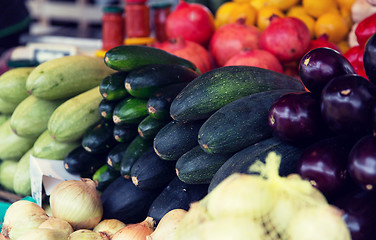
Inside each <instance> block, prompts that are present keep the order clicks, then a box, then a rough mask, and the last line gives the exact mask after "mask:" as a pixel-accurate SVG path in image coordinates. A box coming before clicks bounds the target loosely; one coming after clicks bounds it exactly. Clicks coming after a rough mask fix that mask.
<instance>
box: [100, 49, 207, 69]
mask: <svg viewBox="0 0 376 240" xmlns="http://www.w3.org/2000/svg"><path fill="white" fill-rule="evenodd" d="M104 62H105V64H106V65H107V66H108V67H110V68H112V69H114V70H118V71H131V70H133V69H136V68H138V67H141V66H145V65H149V64H177V65H181V66H185V67H187V68H190V69H192V70H194V71H196V72H200V71H199V70H198V69H197V67H196V66H195V65H194V64H193V63H192V62H190V61H188V60H186V59H184V58H181V57H178V56H176V55H173V54H171V53H168V52H166V51H164V50H161V49H158V48H154V47H149V46H141V45H122V46H118V47H114V48H112V49H110V50H108V51H107V52H106V54H105V56H104Z"/></svg>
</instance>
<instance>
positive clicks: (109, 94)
mask: <svg viewBox="0 0 376 240" xmlns="http://www.w3.org/2000/svg"><path fill="white" fill-rule="evenodd" d="M127 74H128V73H127V72H114V73H111V74H110V75H108V76H106V77H105V78H103V80H102V81H101V83H100V84H99V92H100V93H101V95H102V97H103V98H104V99H106V100H108V101H115V100H121V99H123V98H125V97H127V96H129V93H128V91H127V90H126V89H125V88H124V81H125V77H126V76H127Z"/></svg>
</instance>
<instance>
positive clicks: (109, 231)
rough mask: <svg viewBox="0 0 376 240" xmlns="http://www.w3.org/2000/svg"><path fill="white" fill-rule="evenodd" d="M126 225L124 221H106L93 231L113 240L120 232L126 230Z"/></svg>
mask: <svg viewBox="0 0 376 240" xmlns="http://www.w3.org/2000/svg"><path fill="white" fill-rule="evenodd" d="M125 226H126V225H125V223H123V222H122V221H120V220H118V219H105V220H102V221H101V222H100V223H98V225H97V226H95V228H94V229H93V231H94V232H99V233H104V234H106V235H107V236H108V237H109V238H110V239H112V237H113V235H114V234H115V233H116V232H117V231H119V230H120V229H122V228H124V227H125Z"/></svg>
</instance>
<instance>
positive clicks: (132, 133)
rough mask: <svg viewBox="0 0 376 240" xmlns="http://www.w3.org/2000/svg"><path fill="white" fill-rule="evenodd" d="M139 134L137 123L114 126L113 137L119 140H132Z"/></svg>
mask: <svg viewBox="0 0 376 240" xmlns="http://www.w3.org/2000/svg"><path fill="white" fill-rule="evenodd" d="M137 134H138V132H137V125H136V126H134V125H128V124H121V125H115V126H114V132H113V137H114V138H115V140H116V141H118V142H130V141H131V140H133V139H134V138H135V137H136V136H137Z"/></svg>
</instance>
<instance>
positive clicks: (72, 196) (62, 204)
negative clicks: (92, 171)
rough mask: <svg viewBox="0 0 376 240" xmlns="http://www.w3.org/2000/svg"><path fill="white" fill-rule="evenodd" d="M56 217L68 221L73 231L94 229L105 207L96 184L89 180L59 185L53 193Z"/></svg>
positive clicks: (52, 204) (51, 202) (54, 214)
mask: <svg viewBox="0 0 376 240" xmlns="http://www.w3.org/2000/svg"><path fill="white" fill-rule="evenodd" d="M50 205H51V210H52V214H53V216H54V217H57V218H61V219H64V220H66V221H67V222H68V223H69V224H70V225H72V227H73V229H75V230H77V229H92V228H94V227H95V226H96V225H97V224H98V223H99V222H100V220H101V219H102V215H103V206H102V202H101V199H100V197H99V195H98V192H97V190H96V186H95V182H94V181H93V180H91V179H89V178H83V179H81V180H68V181H64V182H61V183H59V184H58V185H57V186H56V187H55V188H54V189H53V190H52V192H51V196H50Z"/></svg>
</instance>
